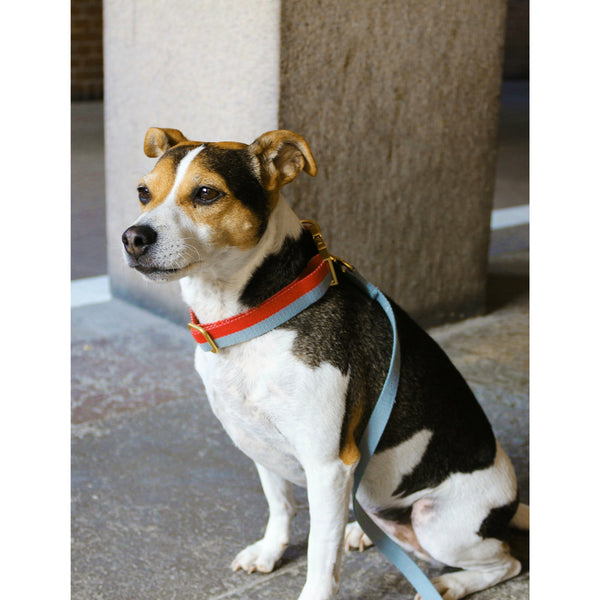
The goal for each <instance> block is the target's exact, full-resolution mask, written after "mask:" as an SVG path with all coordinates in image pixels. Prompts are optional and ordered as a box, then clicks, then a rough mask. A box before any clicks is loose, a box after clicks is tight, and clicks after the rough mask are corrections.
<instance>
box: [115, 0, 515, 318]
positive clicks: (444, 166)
mask: <svg viewBox="0 0 600 600" xmlns="http://www.w3.org/2000/svg"><path fill="white" fill-rule="evenodd" d="M150 6H151V10H150V9H149V8H148V7H150ZM143 8H144V9H145V10H143ZM104 10H105V12H104V19H105V41H104V43H105V111H106V125H105V127H106V167H107V169H106V170H107V186H106V187H107V213H108V217H107V230H108V236H109V261H108V262H109V273H110V276H111V283H112V287H113V293H114V294H115V295H117V296H121V297H126V298H128V299H132V300H133V301H135V302H137V303H141V304H142V305H144V306H147V307H150V308H152V309H153V310H156V311H158V312H161V313H162V314H166V315H168V316H170V317H172V318H174V319H178V320H183V319H185V318H186V315H187V312H186V308H185V307H184V306H183V304H182V303H181V301H180V299H179V288H178V284H168V285H163V286H157V285H155V284H150V283H146V282H144V281H142V280H141V278H140V277H139V276H138V275H137V274H135V273H131V272H129V270H128V269H127V268H126V267H125V266H124V263H123V260H122V258H121V250H120V233H121V232H122V231H123V229H125V228H126V227H127V226H128V225H129V224H130V223H131V221H133V220H134V218H135V217H136V216H137V214H138V206H137V202H136V194H135V187H136V183H137V180H138V179H139V177H140V176H141V175H142V174H144V173H145V172H147V171H148V170H149V169H150V168H151V167H152V164H153V161H152V160H151V159H148V158H146V157H145V156H144V155H143V152H142V141H143V137H144V133H145V131H146V129H147V128H148V127H149V126H162V127H175V128H178V129H181V130H182V131H183V132H184V133H185V134H186V136H188V137H189V138H192V139H202V140H215V141H216V140H230V139H233V140H239V141H245V142H250V141H252V140H253V139H254V138H255V137H256V136H258V135H259V134H260V133H262V132H264V131H267V130H269V129H273V128H277V127H283V128H288V129H292V130H295V131H298V132H299V133H301V134H302V135H304V136H305V137H306V139H307V140H308V142H309V144H310V145H311V148H312V149H313V152H314V155H315V159H316V161H317V164H318V166H319V169H320V171H319V175H318V176H317V177H316V178H315V179H314V180H311V178H309V177H306V176H301V177H299V178H298V180H297V181H296V182H294V183H293V184H291V186H288V188H287V197H288V199H289V200H290V202H291V204H292V205H293V206H294V208H295V209H296V211H297V212H298V214H299V216H301V217H307V218H315V219H317V220H319V222H320V224H321V226H322V229H323V231H324V233H325V235H326V239H328V241H329V245H330V247H331V248H332V250H333V251H334V252H335V253H336V254H338V255H341V256H342V257H344V258H347V259H348V260H349V261H350V262H353V263H354V264H356V265H357V266H358V268H359V269H360V271H361V272H362V273H363V274H364V275H365V276H367V277H368V278H369V279H371V280H372V281H373V282H374V283H375V284H377V285H379V286H381V287H382V288H383V289H384V290H385V291H386V292H389V293H391V294H392V295H393V296H394V297H395V298H396V299H397V300H398V301H400V303H401V304H402V305H403V306H404V307H405V308H406V309H407V310H409V312H411V313H413V314H415V315H416V316H417V317H418V318H419V319H420V320H421V321H422V322H425V323H433V322H441V321H444V320H450V319H457V318H460V317H464V316H467V315H471V314H475V313H477V312H479V311H480V310H481V309H482V308H483V298H484V285H485V270H486V260H487V247H488V243H489V219H490V212H491V202H492V194H493V185H494V165H495V149H496V130H497V114H498V107H499V94H500V83H501V67H502V50H503V48H502V46H503V40H504V22H505V15H506V6H505V0H455V1H453V2H439V0H403V1H388V2H385V1H381V0H361V1H358V0H337V1H334V0H302V1H300V0H286V1H284V2H281V6H280V3H279V2H278V1H276V0H262V1H260V0H253V1H249V0H245V1H243V2H239V1H231V0H229V1H216V0H215V1H208V0H204V1H196V2H185V1H181V0H156V1H155V2H153V3H152V4H151V5H150V3H144V4H143V5H141V4H138V3H135V2H133V1H132V0H107V1H106V2H105V9H104Z"/></svg>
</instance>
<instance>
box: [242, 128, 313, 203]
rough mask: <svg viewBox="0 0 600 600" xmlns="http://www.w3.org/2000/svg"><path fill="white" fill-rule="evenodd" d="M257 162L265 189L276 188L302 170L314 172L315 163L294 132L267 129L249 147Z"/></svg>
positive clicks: (306, 146) (300, 138) (302, 140)
mask: <svg viewBox="0 0 600 600" xmlns="http://www.w3.org/2000/svg"><path fill="white" fill-rule="evenodd" d="M248 149H249V150H250V152H252V153H253V154H254V155H255V156H256V157H257V158H258V160H259V162H260V170H261V173H260V175H261V178H262V184H263V186H264V188H265V189H267V190H269V191H272V190H278V189H279V188H281V187H283V186H284V185H285V184H286V183H289V182H290V181H292V180H293V179H295V178H296V176H297V175H298V173H300V171H302V170H304V171H306V172H307V173H308V174H309V175H311V176H313V177H314V176H315V175H316V174H317V165H316V164H315V160H314V158H313V155H312V153H311V151H310V148H309V147H308V144H307V143H306V140H305V139H304V138H303V137H302V136H301V135H298V134H297V133H294V132H293V131H285V130H279V131H268V132H267V133H263V135H261V136H260V137H259V138H258V139H256V140H254V142H252V144H250V146H249V147H248Z"/></svg>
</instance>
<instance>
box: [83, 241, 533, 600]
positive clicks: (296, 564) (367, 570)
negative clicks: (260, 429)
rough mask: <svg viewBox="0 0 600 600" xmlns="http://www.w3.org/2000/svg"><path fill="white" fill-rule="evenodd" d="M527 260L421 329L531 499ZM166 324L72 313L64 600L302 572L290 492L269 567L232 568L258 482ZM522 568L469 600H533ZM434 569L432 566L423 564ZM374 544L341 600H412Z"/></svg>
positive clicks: (223, 585)
mask: <svg viewBox="0 0 600 600" xmlns="http://www.w3.org/2000/svg"><path fill="white" fill-rule="evenodd" d="M527 264H528V253H527V252H516V253H509V254H505V255H502V256H499V257H496V258H495V259H494V261H493V262H492V264H491V266H490V282H489V284H490V285H489V290H490V297H489V298H488V304H489V306H490V308H491V311H490V313H489V314H487V315H485V316H481V317H477V318H473V319H469V320H466V321H463V322H461V323H457V324H452V325H445V326H443V327H438V328H436V329H434V330H433V331H432V334H433V335H434V337H435V338H436V339H437V340H438V341H439V342H440V343H441V344H442V346H443V347H444V349H445V350H446V351H447V353H448V354H449V355H450V356H451V358H452V359H453V360H454V361H455V364H456V365H457V367H458V368H459V369H460V370H461V371H462V372H463V374H464V375H465V376H466V378H467V380H468V381H469V383H470V384H471V386H472V388H473V390H474V391H475V393H476V395H477V397H478V398H479V400H480V401H481V403H482V405H483V406H484V409H485V411H486V413H487V414H488V416H489V418H490V420H491V421H492V424H493V425H494V428H495V430H496V433H497V435H498V437H499V439H500V441H501V443H502V444H503V446H504V448H505V450H506V451H507V453H508V454H509V456H510V457H511V458H512V459H513V461H514V463H515V467H516V470H517V474H518V478H519V484H520V491H521V497H522V499H523V501H525V502H527V501H528V499H529V490H528V482H529V469H528V449H529V435H528V422H529V420H528V397H529V394H528V347H529V346H528V331H529V329H528V319H529V311H528V267H527ZM193 350H194V343H193V340H192V338H191V336H189V333H188V331H187V328H186V327H185V326H184V324H181V325H177V324H174V323H171V322H169V321H166V320H164V319H161V318H159V317H157V316H155V315H153V314H150V313H148V312H146V311H144V310H142V309H139V308H136V307H133V306H131V305H129V304H126V303H124V302H121V301H119V300H111V301H110V302H106V303H102V304H97V305H91V306H84V307H80V308H75V309H73V310H72V396H73V410H72V421H73V438H72V540H73V541H72V599H73V600H175V599H186V600H191V599H194V600H216V599H219V598H231V599H236V598H239V599H242V598H252V599H257V600H263V599H264V600H267V599H278V600H283V599H287V598H290V599H292V598H295V597H297V595H298V594H299V592H300V590H301V588H302V584H303V580H304V577H305V574H306V545H307V535H308V521H309V519H308V507H307V502H306V495H305V492H304V490H301V489H298V490H297V492H296V493H297V499H298V505H299V509H298V514H297V516H296V518H295V520H294V526H293V533H292V541H291V544H290V546H289V548H288V549H287V550H286V552H285V554H284V557H283V560H282V562H281V565H280V567H279V568H278V569H277V570H276V571H275V572H274V573H272V574H269V575H262V574H256V573H255V574H252V575H247V574H245V573H241V572H237V573H233V572H232V571H230V570H229V564H230V562H231V560H232V559H233V557H234V556H235V554H236V553H237V551H238V550H240V549H242V548H243V547H244V546H245V545H247V544H249V543H251V542H253V541H255V540H256V539H258V538H259V537H260V536H261V535H262V532H263V528H264V525H265V523H266V517H267V506H266V502H265V500H264V497H263V494H262V491H261V488H260V483H259V480H258V476H257V475H256V473H255V471H254V467H253V465H252V463H251V462H250V460H249V459H247V458H246V457H245V456H244V455H243V454H241V453H240V452H239V451H238V450H237V449H236V448H235V447H234V446H233V444H232V443H231V442H230V441H229V439H228V437H227V435H226V434H225V433H224V432H223V430H222V428H221V427H220V425H219V423H218V422H217V420H216V418H215V417H214V416H213V415H212V413H211V411H210V408H209V406H208V403H207V401H206V398H205V395H204V390H203V387H202V384H201V382H200V380H199V378H198V377H197V376H196V374H195V372H194V370H193V364H192V355H193ZM512 543H513V546H514V548H515V552H516V554H517V555H518V556H519V558H520V559H521V560H523V561H524V563H525V569H524V573H522V574H521V575H520V576H519V577H517V578H516V579H514V580H512V581H509V582H505V583H503V584H501V585H499V586H497V587H496V588H493V589H492V590H488V591H484V592H480V593H479V594H476V595H474V596H473V598H477V600H491V599H492V598H493V599H501V598H506V599H509V598H510V599H513V600H514V599H518V600H523V599H525V598H528V593H529V576H528V568H527V562H528V536H527V535H526V534H520V533H519V534H515V535H514V538H513V540H512ZM424 566H425V569H426V572H427V573H428V574H429V575H430V576H431V575H435V574H436V573H438V572H439V569H434V568H431V567H429V566H427V565H424ZM412 596H413V591H412V589H411V587H410V585H409V584H408V583H407V582H406V581H405V580H404V578H403V577H402V575H400V573H398V572H397V571H396V570H395V568H394V567H393V566H392V565H390V564H389V563H388V562H387V561H386V559H385V558H383V556H382V555H380V554H379V552H378V551H377V550H375V549H370V550H368V551H366V552H364V553H360V554H359V553H350V554H346V555H345V556H344V559H343V567H342V580H341V592H340V595H339V597H340V598H342V599H346V600H350V599H359V598H360V599H363V600H375V599H377V600H384V599H389V600H392V599H394V600H405V599H406V600H408V599H409V598H412Z"/></svg>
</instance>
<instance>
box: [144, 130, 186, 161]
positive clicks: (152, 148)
mask: <svg viewBox="0 0 600 600" xmlns="http://www.w3.org/2000/svg"><path fill="white" fill-rule="evenodd" d="M185 141H187V138H186V137H185V135H183V133H181V131H179V129H161V128H160V127H150V129H148V131H147V132H146V137H145V138H144V154H145V155H146V156H149V157H150V158H156V157H158V156H162V155H163V154H164V153H165V152H166V151H167V150H168V149H169V148H171V147H172V146H175V145H176V144H179V143H180V142H185Z"/></svg>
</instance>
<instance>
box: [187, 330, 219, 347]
mask: <svg viewBox="0 0 600 600" xmlns="http://www.w3.org/2000/svg"><path fill="white" fill-rule="evenodd" d="M188 327H189V330H190V331H191V330H192V329H195V330H196V331H199V332H200V333H201V334H202V335H203V336H204V339H205V340H206V341H207V342H208V343H209V345H210V351H211V352H212V353H213V354H217V353H218V352H219V346H217V343H216V342H215V340H214V339H213V338H212V336H211V335H210V333H208V331H206V329H204V327H202V325H196V323H188Z"/></svg>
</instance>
